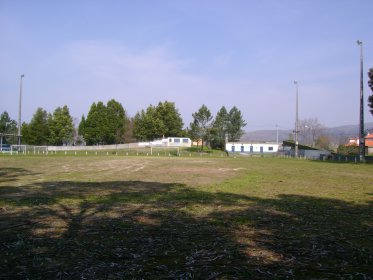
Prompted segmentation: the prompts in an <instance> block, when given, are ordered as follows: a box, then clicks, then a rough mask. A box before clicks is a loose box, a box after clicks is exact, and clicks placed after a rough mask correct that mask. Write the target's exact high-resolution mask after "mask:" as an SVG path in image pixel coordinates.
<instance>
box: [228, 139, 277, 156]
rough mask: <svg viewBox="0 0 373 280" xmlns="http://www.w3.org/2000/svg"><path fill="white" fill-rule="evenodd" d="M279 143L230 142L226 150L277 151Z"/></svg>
mask: <svg viewBox="0 0 373 280" xmlns="http://www.w3.org/2000/svg"><path fill="white" fill-rule="evenodd" d="M278 147H279V144H276V143H241V142H234V143H233V142H228V143H226V144H225V150H226V151H227V152H230V153H262V154H263V153H277V152H278Z"/></svg>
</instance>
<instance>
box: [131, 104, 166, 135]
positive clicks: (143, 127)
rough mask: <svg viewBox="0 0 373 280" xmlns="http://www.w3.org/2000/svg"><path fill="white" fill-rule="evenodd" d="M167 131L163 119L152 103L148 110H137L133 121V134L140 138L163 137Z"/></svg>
mask: <svg viewBox="0 0 373 280" xmlns="http://www.w3.org/2000/svg"><path fill="white" fill-rule="evenodd" d="M165 132H166V128H165V125H164V123H163V121H162V120H161V119H160V118H159V116H158V113H157V109H156V107H154V106H152V105H150V106H149V107H148V108H147V109H146V111H144V110H141V112H137V113H136V115H135V118H134V123H133V134H134V136H135V137H136V138H137V139H138V140H142V141H144V140H153V139H157V138H161V137H162V136H163V135H164V134H165Z"/></svg>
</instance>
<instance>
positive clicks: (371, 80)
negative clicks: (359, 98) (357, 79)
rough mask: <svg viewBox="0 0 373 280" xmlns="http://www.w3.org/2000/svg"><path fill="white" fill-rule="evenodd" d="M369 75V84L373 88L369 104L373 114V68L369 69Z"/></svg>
mask: <svg viewBox="0 0 373 280" xmlns="http://www.w3.org/2000/svg"><path fill="white" fill-rule="evenodd" d="M368 76H369V81H368V85H369V87H370V89H371V90H372V95H370V96H369V97H368V106H369V107H370V112H371V113H372V115H373V68H370V69H369V72H368Z"/></svg>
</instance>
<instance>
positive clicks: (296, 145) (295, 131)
mask: <svg viewBox="0 0 373 280" xmlns="http://www.w3.org/2000/svg"><path fill="white" fill-rule="evenodd" d="M294 85H295V130H294V133H295V151H294V156H295V157H296V158H297V157H298V156H299V151H298V144H299V143H298V132H299V129H298V82H297V81H294Z"/></svg>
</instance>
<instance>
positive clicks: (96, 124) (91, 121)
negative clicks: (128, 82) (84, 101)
mask: <svg viewBox="0 0 373 280" xmlns="http://www.w3.org/2000/svg"><path fill="white" fill-rule="evenodd" d="M108 130H109V128H108V118H107V110H106V107H105V105H104V103H102V102H101V101H99V102H97V104H96V103H95V102H93V104H92V105H91V108H90V110H89V112H88V115H87V119H86V121H85V126H84V134H83V137H84V140H85V141H86V143H87V145H97V144H100V145H104V144H108V143H107V142H106V140H107V138H108V137H107V134H108Z"/></svg>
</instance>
